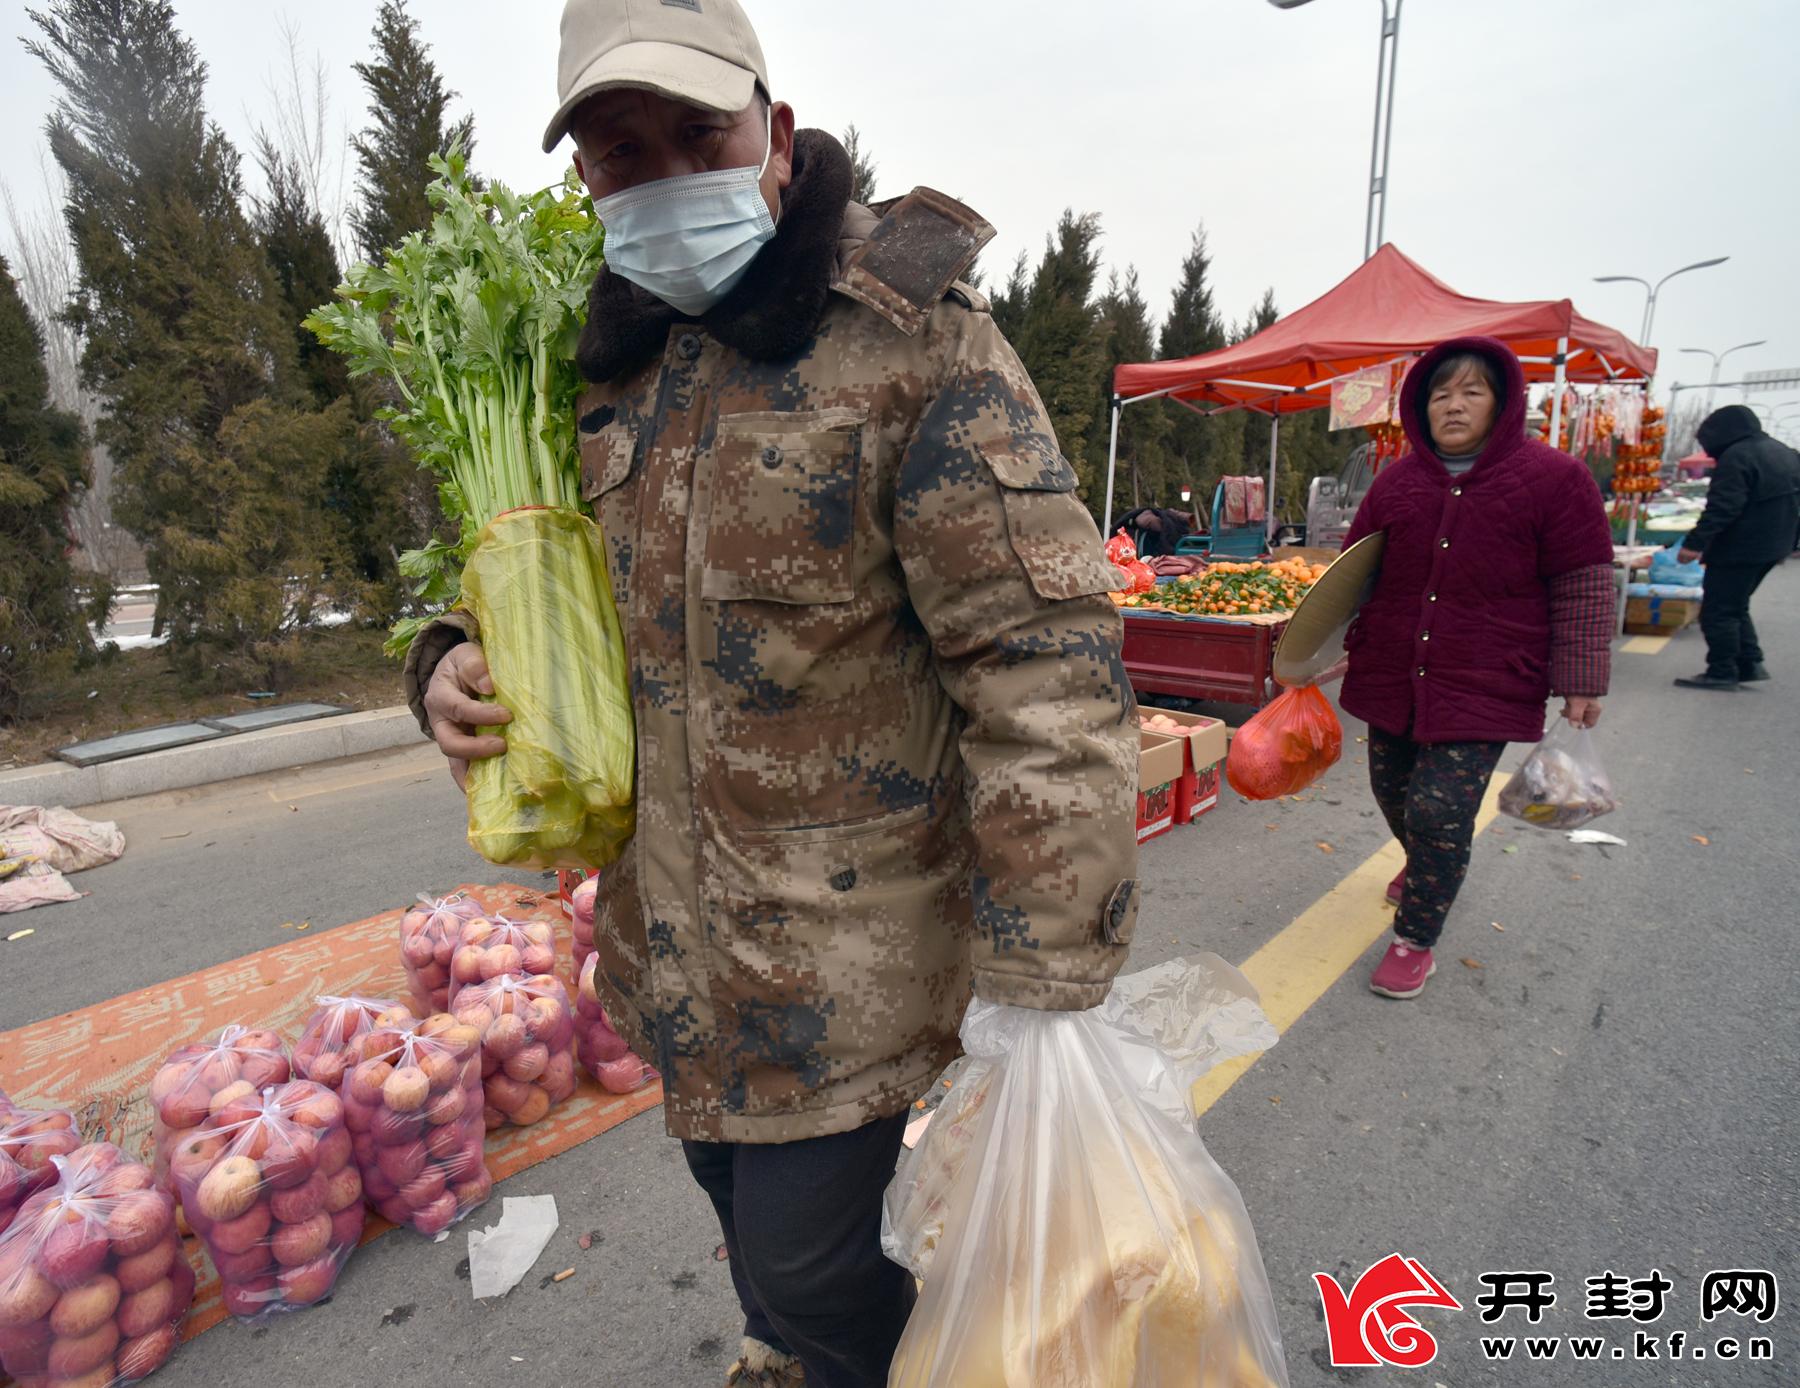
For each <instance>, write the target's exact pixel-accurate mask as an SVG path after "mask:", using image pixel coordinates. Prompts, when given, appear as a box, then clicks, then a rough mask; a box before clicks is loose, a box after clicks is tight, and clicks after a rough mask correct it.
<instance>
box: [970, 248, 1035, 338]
mask: <svg viewBox="0 0 1800 1388" xmlns="http://www.w3.org/2000/svg"><path fill="white" fill-rule="evenodd" d="M970 283H971V284H973V283H974V281H973V280H971V281H970ZM1030 293H1031V273H1030V270H1029V268H1028V264H1027V261H1026V259H1025V252H1024V251H1020V252H1019V258H1018V259H1017V260H1015V261H1013V267H1012V273H1011V274H1010V275H1008V276H1007V277H1006V284H1005V286H1004V287H1002V288H1001V289H1000V290H998V291H997V292H996V293H994V294H993V295H992V296H990V298H989V305H990V308H991V310H992V312H993V315H994V326H995V327H996V328H998V329H1000V334H1001V336H1003V337H1004V338H1005V339H1006V340H1007V341H1008V342H1010V343H1012V344H1013V345H1014V347H1015V348H1016V347H1017V346H1018V341H1019V334H1020V333H1021V332H1022V331H1024V328H1025V300H1026V298H1027V296H1028V295H1029V294H1030Z"/></svg>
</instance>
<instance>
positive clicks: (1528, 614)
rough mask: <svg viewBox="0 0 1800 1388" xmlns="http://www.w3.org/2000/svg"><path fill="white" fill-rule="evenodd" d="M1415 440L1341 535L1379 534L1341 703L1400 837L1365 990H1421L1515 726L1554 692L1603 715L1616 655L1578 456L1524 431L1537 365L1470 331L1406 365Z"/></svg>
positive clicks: (1592, 509)
mask: <svg viewBox="0 0 1800 1388" xmlns="http://www.w3.org/2000/svg"><path fill="white" fill-rule="evenodd" d="M1400 414H1401V419H1402V422H1403V423H1404V424H1405V427H1406V437H1407V441H1408V442H1409V443H1410V444H1411V445H1412V447H1411V450H1410V451H1409V452H1408V453H1407V454H1406V455H1405V456H1404V457H1402V458H1401V459H1400V461H1399V462H1397V463H1396V464H1394V466H1393V467H1391V468H1389V469H1388V470H1387V471H1386V472H1384V473H1382V474H1381V476H1380V477H1378V478H1376V479H1375V484H1374V486H1373V487H1371V488H1370V489H1369V494H1368V496H1367V497H1366V498H1364V500H1363V504H1362V509H1361V510H1360V511H1358V512H1357V516H1356V523H1355V524H1354V525H1353V526H1352V527H1351V529H1350V534H1349V537H1348V538H1347V539H1346V540H1345V542H1344V543H1345V546H1346V548H1347V547H1348V546H1350V545H1352V544H1354V543H1355V542H1356V541H1358V540H1360V539H1361V538H1362V537H1363V536H1364V535H1368V534H1371V533H1373V532H1375V531H1377V530H1383V531H1386V532H1387V546H1386V549H1385V551H1384V554H1383V557H1382V566H1381V576H1380V578H1379V579H1378V580H1377V581H1376V585H1375V589H1374V592H1373V593H1372V594H1371V595H1370V597H1369V600H1368V601H1367V602H1366V603H1365V604H1364V605H1363V608H1362V611H1361V612H1360V613H1358V615H1357V618H1356V622H1355V624H1354V625H1353V626H1352V627H1351V629H1350V633H1349V636H1348V639H1347V641H1346V645H1347V647H1348V649H1349V653H1350V668H1349V673H1348V674H1347V675H1346V677H1345V679H1344V689H1343V705H1344V708H1345V710H1346V711H1348V712H1349V713H1352V714H1354V715H1355V716H1356V717H1358V718H1361V719H1362V720H1363V721H1364V722H1366V723H1367V724H1368V725H1369V778H1370V781H1371V783H1372V784H1373V786H1374V790H1375V798H1376V801H1377V802H1378V803H1379V804H1380V806H1381V812H1382V814H1383V815H1385V816H1386V818H1387V822H1388V825H1389V827H1390V828H1392V829H1393V831H1394V835H1395V837H1396V838H1398V839H1399V840H1400V842H1401V844H1402V845H1403V846H1404V847H1405V849H1406V867H1405V869H1404V870H1403V871H1402V872H1401V874H1400V876H1399V877H1397V878H1395V879H1394V882H1393V884H1392V885H1390V886H1389V888H1388V895H1389V897H1390V899H1393V900H1395V901H1396V902H1397V903H1398V906H1399V911H1398V913H1397V915H1396V917H1395V921H1394V934H1395V936H1396V938H1395V939H1394V941H1393V942H1392V943H1391V944H1390V945H1389V946H1388V950H1387V954H1386V955H1385V956H1384V957H1383V959H1382V961H1381V963H1380V964H1379V965H1378V966H1377V967H1376V969H1375V974H1374V977H1373V978H1372V979H1371V980H1370V986H1371V987H1372V988H1373V989H1374V990H1375V991H1376V992H1377V993H1381V994H1384V995H1386V996H1387V997H1392V998H1410V997H1416V996H1417V995H1418V994H1419V993H1420V991H1422V990H1423V988H1424V987H1425V980H1426V978H1428V977H1429V976H1430V975H1431V974H1432V973H1434V972H1436V969H1437V965H1436V963H1435V962H1434V961H1433V959H1432V955H1431V950H1432V946H1433V945H1435V944H1436V943H1437V938H1438V936H1439V934H1440V933H1441V932H1442V931H1443V928H1444V918H1445V916H1446V915H1448V914H1449V911H1450V907H1451V905H1452V903H1454V902H1455V900H1456V894H1457V892H1458V890H1460V888H1461V887H1462V882H1463V878H1464V876H1465V875H1466V874H1467V872H1468V868H1469V848H1470V844H1471V842H1472V841H1473V839H1474V836H1475V815H1476V812H1477V810H1478V809H1479V808H1480V806H1481V798H1482V794H1483V792H1484V791H1485V790H1486V788H1487V784H1488V781H1489V779H1490V778H1491V777H1492V776H1493V773H1494V768H1495V766H1496V765H1497V764H1498V763H1499V760H1500V754H1501V752H1502V751H1503V750H1504V749H1505V747H1506V744H1507V743H1508V742H1536V741H1537V740H1538V739H1540V738H1541V737H1543V735H1544V701H1545V700H1546V699H1547V698H1548V697H1549V696H1550V695H1551V694H1552V693H1555V694H1560V695H1561V696H1562V697H1563V700H1564V703H1563V708H1562V714H1561V716H1562V717H1564V718H1567V719H1568V720H1569V721H1570V722H1571V723H1573V724H1575V725H1576V726H1578V727H1589V728H1591V727H1593V726H1594V724H1595V723H1597V722H1598V721H1599V718H1600V699H1601V696H1603V695H1604V694H1605V693H1606V688H1607V680H1608V676H1609V674H1610V665H1611V644H1612V622H1613V603H1614V593H1613V579H1612V533H1611V529H1610V527H1609V526H1608V524H1607V519H1606V509H1605V506H1604V505H1603V504H1602V502H1601V500H1600V491H1599V488H1598V487H1596V486H1595V485H1594V480H1593V478H1592V477H1591V476H1590V475H1589V473H1588V470H1587V468H1586V467H1584V466H1583V465H1582V464H1581V463H1579V462H1577V461H1576V460H1575V459H1573V458H1571V457H1569V456H1568V455H1567V454H1565V453H1560V452H1558V451H1557V450H1556V449H1554V448H1550V447H1548V446H1547V445H1545V444H1541V443H1537V442H1535V441H1533V440H1529V439H1527V438H1526V437H1525V374H1524V372H1523V371H1522V370H1521V369H1520V366H1519V360H1518V358H1517V357H1515V356H1514V355H1513V354H1512V352H1511V350H1510V349H1509V348H1507V347H1506V345H1505V344H1504V343H1501V342H1497V341H1495V340H1494V339H1492V338H1485V337H1468V338H1458V339H1455V340H1453V341H1450V342H1446V343H1443V344H1442V345H1441V346H1438V347H1435V348H1433V349H1432V350H1431V351H1430V352H1428V353H1426V354H1425V356H1424V357H1423V358H1421V359H1420V360H1419V361H1418V363H1417V364H1415V365H1414V367H1413V369H1412V371H1411V372H1410V373H1409V374H1408V375H1407V378H1406V383H1405V385H1404V386H1403V387H1402V388H1401V392H1400Z"/></svg>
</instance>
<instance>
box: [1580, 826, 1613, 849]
mask: <svg viewBox="0 0 1800 1388" xmlns="http://www.w3.org/2000/svg"><path fill="white" fill-rule="evenodd" d="M1569 842H1570V843H1610V844H1611V845H1612V846H1613V847H1614V848H1623V847H1625V840H1624V839H1621V838H1617V837H1615V836H1614V835H1612V834H1603V833H1601V832H1600V831H1599V830H1598V829H1571V830H1570V831H1569Z"/></svg>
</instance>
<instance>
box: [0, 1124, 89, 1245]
mask: <svg viewBox="0 0 1800 1388" xmlns="http://www.w3.org/2000/svg"><path fill="white" fill-rule="evenodd" d="M79 1146H81V1130H80V1128H79V1127H77V1126H76V1123H75V1115H74V1114H72V1113H70V1112H69V1111H68V1110H67V1109H61V1108H54V1109H26V1108H20V1107H18V1106H17V1105H16V1104H14V1103H13V1102H12V1101H11V1100H9V1099H8V1098H7V1097H6V1095H5V1094H0V1234H3V1233H5V1232H6V1226H7V1225H9V1224H11V1223H12V1221H13V1216H14V1215H16V1214H17V1213H18V1212H19V1207H20V1206H21V1205H23V1204H24V1203H25V1202H26V1201H27V1200H28V1199H30V1198H31V1197H32V1196H33V1195H36V1194H37V1193H38V1192H39V1191H40V1190H42V1189H43V1188H44V1187H45V1186H47V1185H50V1184H52V1183H53V1182H54V1181H55V1180H56V1167H55V1166H54V1165H53V1164H52V1163H51V1160H50V1159H51V1158H52V1157H66V1156H68V1155H69V1153H71V1152H73V1151H74V1150H75V1149H76V1148H77V1147H79Z"/></svg>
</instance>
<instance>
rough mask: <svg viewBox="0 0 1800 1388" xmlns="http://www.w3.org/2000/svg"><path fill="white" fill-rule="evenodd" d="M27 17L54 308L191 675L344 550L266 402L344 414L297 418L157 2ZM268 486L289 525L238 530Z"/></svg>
mask: <svg viewBox="0 0 1800 1388" xmlns="http://www.w3.org/2000/svg"><path fill="white" fill-rule="evenodd" d="M31 18H32V20H33V21H34V22H35V23H36V25H37V26H38V29H39V30H40V33H41V35H42V37H41V38H39V39H37V40H34V41H32V42H29V43H28V44H27V48H28V49H29V51H30V52H31V53H32V54H33V55H34V56H36V57H37V58H38V59H39V60H40V61H42V62H43V63H44V65H45V67H46V68H47V69H48V70H49V72H50V75H51V77H52V78H53V79H54V81H55V82H56V84H57V86H58V87H59V88H60V89H61V92H60V96H59V98H58V101H57V104H56V107H55V110H54V111H53V113H52V115H51V117H50V120H49V124H48V130H49V137H50V149H51V153H52V155H53V156H54V157H55V158H56V161H57V163H58V164H59V165H61V167H62V169H63V172H64V174H65V176H66V178H67V182H68V202H67V206H66V209H65V215H66V218H67V221H68V224H69V229H70V239H71V242H72V244H73V246H74V250H75V256H76V262H77V265H78V269H79V274H78V278H77V283H76V286H75V294H74V300H73V303H72V304H71V306H70V309H69V313H68V315H67V317H68V321H69V322H70V323H71V324H72V325H73V326H74V327H75V328H76V329H77V330H78V331H79V332H80V333H81V334H82V336H83V339H84V342H85V348H84V351H83V356H82V374H83V378H84V380H85V382H86V384H87V385H88V386H89V388H90V389H92V390H93V392H94V393H95V395H96V396H97V397H98V398H99V399H100V401H101V405H102V410H103V413H102V415H101V418H100V420H99V423H98V426H97V434H98V437H99V438H100V440H101V441H102V442H103V443H105V444H106V446H107V447H108V448H109V449H110V451H111V454H112V458H113V461H114V463H115V465H116V467H117V469H118V489H119V498H118V506H117V514H118V515H119V518H120V519H121V520H122V521H123V522H124V523H125V524H126V525H127V526H129V527H130V528H131V530H132V531H133V533H134V534H136V535H137V536H138V537H139V538H140V539H141V540H142V541H143V542H144V546H145V560H146V567H147V568H148V570H149V574H150V578H151V579H152V581H154V582H155V583H156V584H157V585H158V597H157V626H158V629H159V630H161V631H163V632H165V633H166V634H167V635H168V636H169V637H170V640H171V651H172V653H174V654H175V655H176V656H177V657H178V658H184V659H185V661H186V663H187V665H188V668H189V670H190V673H197V672H198V671H199V670H200V668H201V667H202V665H203V663H204V661H203V659H202V653H201V650H200V648H201V647H202V646H209V647H211V648H212V650H213V652H214V653H215V655H223V654H226V653H230V654H232V655H233V656H234V657H235V656H247V657H249V658H250V659H251V660H252V661H254V660H255V659H257V658H258V653H259V648H260V647H261V646H262V645H263V644H264V643H266V642H267V641H269V640H271V639H273V638H274V637H276V636H278V635H279V634H281V633H282V632H283V631H285V630H287V629H289V628H291V627H292V626H294V625H295V624H296V623H297V622H299V621H302V620H304V618H305V614H306V612H307V611H308V610H309V609H310V606H311V604H312V602H313V600H314V597H315V595H316V592H317V591H318V588H317V587H315V586H309V585H316V584H322V583H323V581H324V577H323V576H327V575H330V574H332V573H334V572H339V571H341V567H342V566H341V564H340V563H339V562H338V561H339V559H340V558H341V556H339V555H338V554H337V552H336V547H335V543H334V541H333V537H332V534H331V531H330V528H329V525H328V523H327V521H326V517H325V511H324V508H323V506H322V505H321V504H320V497H319V492H318V490H317V488H316V487H315V486H314V479H315V477H316V476H317V474H318V473H319V472H320V471H321V470H322V469H323V468H324V467H325V466H327V465H328V460H326V459H319V460H312V461H309V463H308V464H307V465H306V466H299V465H298V464H297V463H296V462H295V460H294V458H293V453H292V448H291V447H288V446H287V445H286V444H284V445H283V446H282V447H279V448H275V447H262V446H255V445H253V442H252V439H253V436H254V435H255V434H256V431H257V430H259V429H260V430H263V431H264V433H265V435H266V433H267V432H268V431H267V425H268V421H269V420H270V419H271V418H274V417H275V416H276V415H280V416H281V417H284V418H287V419H289V420H290V421H291V422H292V423H293V424H294V426H295V433H294V437H295V438H296V439H300V438H304V439H305V440H306V441H308V443H309V444H310V445H311V446H316V447H320V448H325V449H327V450H330V449H333V448H338V447H341V446H342V444H343V441H344V435H343V433H342V430H341V426H340V425H338V424H335V423H334V424H330V425H328V426H321V427H309V426H307V425H306V423H305V421H303V419H302V418H301V416H302V414H303V413H304V411H305V410H306V409H307V408H308V407H309V404H310V402H309V401H308V399H307V394H306V392H305V390H304V389H302V387H301V385H300V377H299V373H298V371H297V369H296V357H295V343H296V337H295V327H294V321H293V320H292V319H291V318H290V316H289V310H288V306H287V305H286V304H285V303H284V302H283V301H282V297H281V294H280V293H279V291H278V289H277V287H276V285H275V283H274V279H273V277H272V275H271V274H270V270H269V264H268V260H267V258H266V256H265V254H264V250H263V247H262V245H261V244H260V243H259V240H258V238H257V236H256V234H255V231H254V230H253V228H252V227H251V225H250V223H249V221H248V219H247V218H246V216H245V215H244V211H243V208H242V206H241V201H242V194H243V188H242V180H241V174H240V167H239V158H238V154H237V151H236V149H235V148H233V146H232V144H231V142H230V141H229V140H228V139H226V137H225V135H224V134H223V132H221V131H220V130H219V128H218V127H217V126H216V125H213V124H212V123H211V122H209V121H208V119H207V116H206V110H205V105H204V102H203V91H204V86H205V80H206V67H205V64H203V63H202V62H201V61H200V59H199V56H198V55H197V53H196V52H195V50H194V47H193V45H192V43H190V42H189V41H188V40H187V39H186V38H185V37H184V36H183V35H182V34H181V32H180V30H179V29H178V28H177V27H176V24H175V15H174V11H173V8H172V6H171V5H170V4H169V3H167V0H57V3H55V4H53V5H52V6H51V7H50V8H49V10H48V11H45V12H37V11H33V12H31ZM247 411H253V412H254V413H253V414H252V415H250V416H246V413H245V412H247ZM267 441H268V440H267V439H266V437H265V438H264V442H267ZM272 499H273V500H277V501H279V502H280V503H281V505H282V507H284V508H285V507H288V506H294V507H298V508H299V510H300V515H301V518H302V520H301V523H296V524H293V525H292V526H291V527H290V526H279V527H277V528H275V529H273V530H272V531H271V532H270V533H268V534H266V535H263V536H259V537H258V540H257V542H256V543H255V544H253V545H247V544H245V543H244V540H243V536H244V534H245V532H246V531H247V530H248V529H250V528H252V527H254V526H255V525H256V524H257V523H258V521H257V517H258V514H259V508H260V507H262V506H264V505H265V504H266V503H268V502H269V501H270V500H272ZM266 523H267V524H271V525H273V524H274V522H273V521H267V522H266ZM215 668H218V667H217V663H216V662H215Z"/></svg>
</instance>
